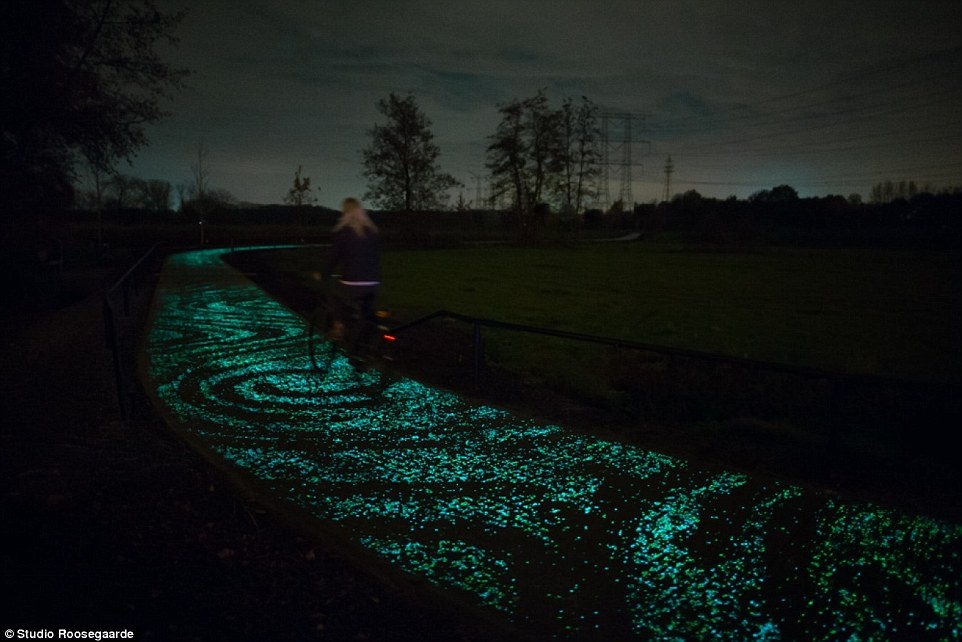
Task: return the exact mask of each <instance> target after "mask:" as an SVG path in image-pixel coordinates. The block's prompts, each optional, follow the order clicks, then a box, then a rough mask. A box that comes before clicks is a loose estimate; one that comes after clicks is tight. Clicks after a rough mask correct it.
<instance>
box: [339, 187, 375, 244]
mask: <svg viewBox="0 0 962 642" xmlns="http://www.w3.org/2000/svg"><path fill="white" fill-rule="evenodd" d="M341 212H342V214H341V218H339V219H338V220H337V225H335V226H334V231H335V232H337V231H338V230H340V229H342V228H345V227H349V228H351V229H352V230H354V233H355V234H357V235H358V236H367V235H368V233H376V232H377V225H375V224H374V222H373V221H372V220H371V219H370V218H369V217H368V215H367V212H365V211H364V208H363V207H362V206H361V201H359V200H357V199H356V198H354V197H352V196H349V197H348V198H345V199H344V200H343V201H342V202H341Z"/></svg>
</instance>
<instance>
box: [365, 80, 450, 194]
mask: <svg viewBox="0 0 962 642" xmlns="http://www.w3.org/2000/svg"><path fill="white" fill-rule="evenodd" d="M377 109H378V111H379V112H380V113H381V114H382V115H384V116H385V117H386V118H387V123H386V124H383V125H374V127H373V128H372V129H371V130H369V132H368V133H369V135H370V136H371V144H370V145H369V146H368V147H366V148H365V149H364V150H362V154H363V156H364V176H365V177H367V179H368V190H367V192H366V193H365V194H364V198H365V199H371V200H373V201H374V202H375V203H376V204H377V205H379V206H380V207H382V208H384V209H390V210H403V211H405V212H414V211H419V210H429V209H436V208H439V207H443V206H444V205H445V204H446V203H447V201H448V193H447V191H448V190H449V189H450V188H452V187H454V186H456V185H459V184H460V183H459V182H458V181H457V180H456V179H455V178H454V177H453V176H451V175H450V174H447V173H445V172H443V171H441V166H440V164H439V162H438V157H439V156H440V154H441V151H440V149H439V148H438V146H437V145H436V144H435V143H434V134H433V133H432V132H431V121H430V119H428V117H427V116H426V115H425V114H424V112H422V111H421V110H420V108H418V105H417V101H416V100H415V99H414V96H411V95H409V96H407V97H406V98H401V97H399V96H398V95H397V94H395V93H393V92H392V93H391V94H390V95H389V96H388V98H387V99H381V100H380V101H378V104H377Z"/></svg>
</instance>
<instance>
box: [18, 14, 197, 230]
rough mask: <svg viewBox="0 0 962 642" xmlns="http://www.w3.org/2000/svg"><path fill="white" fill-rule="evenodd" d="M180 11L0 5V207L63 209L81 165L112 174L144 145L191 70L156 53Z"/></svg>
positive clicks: (170, 36) (178, 19)
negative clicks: (166, 101) (164, 103)
mask: <svg viewBox="0 0 962 642" xmlns="http://www.w3.org/2000/svg"><path fill="white" fill-rule="evenodd" d="M184 15H185V14H184V13H183V12H178V13H164V12H162V11H160V10H158V9H157V8H156V7H155V6H154V4H153V2H151V0H31V1H30V2H21V1H13V2H4V3H2V4H0V50H2V65H0V86H2V87H3V91H2V92H0V96H2V97H0V114H2V116H0V118H2V121H0V128H2V131H0V207H2V210H3V212H4V214H5V215H15V214H32V213H34V212H35V211H36V210H37V209H39V208H50V207H63V206H66V205H67V204H69V202H70V200H71V198H72V187H71V183H72V179H73V176H74V167H75V165H76V163H77V162H78V160H80V159H83V160H85V161H86V162H87V163H88V164H89V165H90V166H91V167H94V168H97V169H98V170H99V171H101V172H106V173H109V172H110V170H112V169H113V167H114V166H115V165H116V163H117V161H118V160H120V159H123V158H127V159H130V158H131V157H132V155H133V154H134V153H135V152H136V150H137V149H138V148H140V147H142V146H143V145H144V144H146V142H147V136H146V132H145V129H144V128H145V126H146V125H147V124H149V123H153V122H155V121H157V120H159V119H161V118H162V117H163V116H165V113H164V111H163V110H162V109H161V102H162V100H163V99H165V98H166V97H168V96H169V95H170V93H171V92H173V91H174V90H176V89H178V88H179V87H180V86H181V84H182V81H183V79H184V77H185V75H186V74H187V72H186V71H185V70H181V69H174V68H172V67H171V66H170V65H168V64H167V63H165V62H164V61H163V60H161V59H160V57H159V56H158V55H157V53H156V50H155V48H156V45H157V44H159V43H162V42H163V43H173V42H176V37H175V35H174V34H175V30H176V28H177V26H178V25H179V24H180V22H181V21H182V20H183V18H184Z"/></svg>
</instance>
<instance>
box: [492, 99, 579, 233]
mask: <svg viewBox="0 0 962 642" xmlns="http://www.w3.org/2000/svg"><path fill="white" fill-rule="evenodd" d="M498 111H499V112H500V113H501V122H500V123H498V129H497V130H496V131H495V133H494V135H493V136H491V137H490V140H491V144H490V145H488V159H487V168H488V169H489V170H490V171H491V175H492V178H493V181H494V182H493V185H494V188H495V190H496V192H497V193H498V194H504V193H508V194H510V196H511V198H512V204H513V210H514V214H515V222H516V225H517V227H518V233H519V235H520V237H521V240H524V241H528V240H532V239H533V238H534V236H535V235H536V234H537V217H536V216H535V208H536V207H537V206H538V205H539V204H540V203H542V201H543V199H544V197H545V195H546V188H547V187H548V185H549V184H550V182H551V181H556V180H557V176H558V175H559V170H560V168H562V167H563V163H562V162H561V153H560V150H561V149H562V147H563V136H562V134H561V128H560V127H559V123H560V121H561V117H560V116H559V113H558V112H554V111H552V110H551V109H550V108H549V107H548V98H547V96H545V93H544V90H541V91H539V92H538V93H537V94H536V95H535V96H533V97H531V98H526V99H524V100H514V101H512V102H510V103H507V104H504V105H501V106H500V107H499V108H498Z"/></svg>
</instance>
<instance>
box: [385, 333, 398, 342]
mask: <svg viewBox="0 0 962 642" xmlns="http://www.w3.org/2000/svg"><path fill="white" fill-rule="evenodd" d="M384 340H385V341H397V337H395V336H394V335H393V334H385V335H384Z"/></svg>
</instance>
